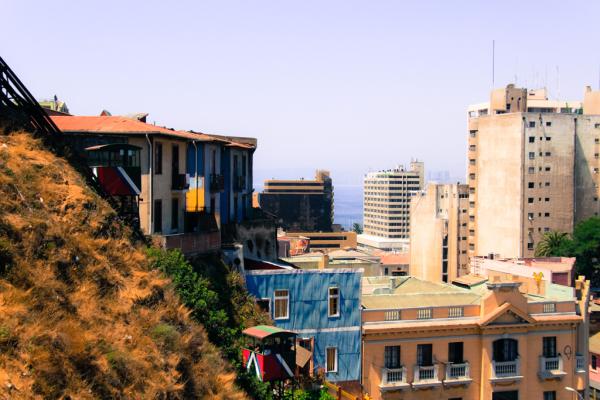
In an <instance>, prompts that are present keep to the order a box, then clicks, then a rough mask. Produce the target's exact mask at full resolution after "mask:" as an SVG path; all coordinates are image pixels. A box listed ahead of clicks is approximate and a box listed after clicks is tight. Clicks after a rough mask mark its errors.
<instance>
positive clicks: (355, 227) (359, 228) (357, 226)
mask: <svg viewBox="0 0 600 400" xmlns="http://www.w3.org/2000/svg"><path fill="white" fill-rule="evenodd" d="M352 230H353V231H354V232H356V234H357V235H360V234H361V233H363V228H362V226H361V225H360V224H359V223H358V222H355V223H353V224H352Z"/></svg>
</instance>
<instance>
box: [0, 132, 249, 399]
mask: <svg viewBox="0 0 600 400" xmlns="http://www.w3.org/2000/svg"><path fill="white" fill-rule="evenodd" d="M155 257H156V255H155ZM154 259H155V258H154ZM153 265H155V261H150V260H149V259H148V258H147V256H146V252H145V251H144V249H142V248H141V247H140V246H136V245H135V244H134V243H133V242H132V240H131V231H130V230H129V228H127V227H126V226H124V225H123V224H122V223H121V222H120V221H119V219H118V218H117V217H116V215H115V213H114V211H113V210H112V209H111V208H110V207H109V206H108V205H107V204H106V202H104V201H103V200H101V199H100V198H99V197H98V196H97V195H96V194H95V193H93V192H92V191H91V190H89V189H88V188H87V187H86V186H85V184H84V181H83V179H82V178H81V176H79V175H78V174H77V173H76V172H75V171H74V170H73V169H72V168H71V167H70V166H69V165H68V163H67V162H66V161H64V160H63V159H60V158H57V157H55V156H54V155H53V154H52V153H50V152H49V151H46V150H45V149H44V148H43V147H42V146H41V145H40V143H39V141H37V140H35V139H33V138H32V137H31V136H30V135H29V134H26V133H23V132H18V133H12V134H10V135H7V136H0V398H12V399H21V398H32V397H38V398H49V399H58V398H73V399H75V398H77V399H86V398H87V399H91V398H103V399H113V398H115V399H119V398H122V399H124V398H136V399H138V398H148V399H184V398H185V399H188V398H214V399H241V398H245V395H244V394H243V393H242V392H241V391H239V390H238V389H237V387H236V385H235V384H234V380H235V378H236V375H235V373H233V372H232V369H231V367H229V365H228V364H227V363H226V362H225V361H223V359H222V358H221V353H220V352H219V351H218V350H217V349H216V348H215V347H214V346H213V344H211V343H210V341H209V340H208V338H207V335H206V333H205V331H204V328H203V327H202V326H201V325H200V324H198V323H197V322H196V321H192V319H191V318H192V316H191V315H190V313H191V312H192V311H189V309H188V308H187V307H185V306H184V305H182V303H181V301H180V300H179V294H176V293H175V291H174V289H173V284H172V283H171V280H170V279H167V278H166V277H165V276H166V275H165V274H164V272H172V271H165V268H163V271H162V272H161V271H160V270H158V269H153V268H152V266H153ZM178 291H179V292H180V293H182V296H184V297H185V293H184V291H182V288H181V287H179V288H178ZM185 301H186V303H188V302H189V301H190V297H189V296H188V297H187V298H186V299H185ZM215 301H219V299H215ZM188 305H189V304H188ZM199 307H200V308H202V307H201V305H197V307H191V308H192V309H194V311H193V313H194V315H193V317H194V318H195V319H196V320H202V318H203V317H204V314H202V311H198V310H199ZM210 316H211V318H212V317H214V318H217V319H216V320H214V321H212V322H214V323H215V324H216V325H215V326H214V327H213V326H211V327H210V330H211V331H212V332H215V327H218V326H220V325H221V324H222V322H219V321H218V318H219V316H218V315H212V314H211V315H210ZM231 316H232V315H231V314H230V317H231ZM222 318H225V316H224V315H223V316H222ZM225 325H227V324H225ZM236 333H237V332H236ZM212 336H215V334H214V333H213V335H212ZM227 336H229V332H228V333H227ZM233 336H237V335H233ZM227 342H228V343H227V344H228V345H231V343H232V342H234V340H231V339H229V338H228V340H227ZM229 350H230V351H231V349H229Z"/></svg>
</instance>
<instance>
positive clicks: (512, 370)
mask: <svg viewBox="0 0 600 400" xmlns="http://www.w3.org/2000/svg"><path fill="white" fill-rule="evenodd" d="M522 378H523V376H521V363H520V361H519V359H516V360H514V361H495V360H493V361H492V376H491V377H490V380H491V381H492V383H496V382H510V381H519V380H521V379H522Z"/></svg>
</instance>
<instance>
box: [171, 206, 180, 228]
mask: <svg viewBox="0 0 600 400" xmlns="http://www.w3.org/2000/svg"><path fill="white" fill-rule="evenodd" d="M178 229H179V199H171V230H173V231H176V230H178Z"/></svg>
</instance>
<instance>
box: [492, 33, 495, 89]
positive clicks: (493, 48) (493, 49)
mask: <svg viewBox="0 0 600 400" xmlns="http://www.w3.org/2000/svg"><path fill="white" fill-rule="evenodd" d="M495 74H496V40H494V39H492V89H493V88H494V86H495V84H496V82H495V78H496V76H495Z"/></svg>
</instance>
